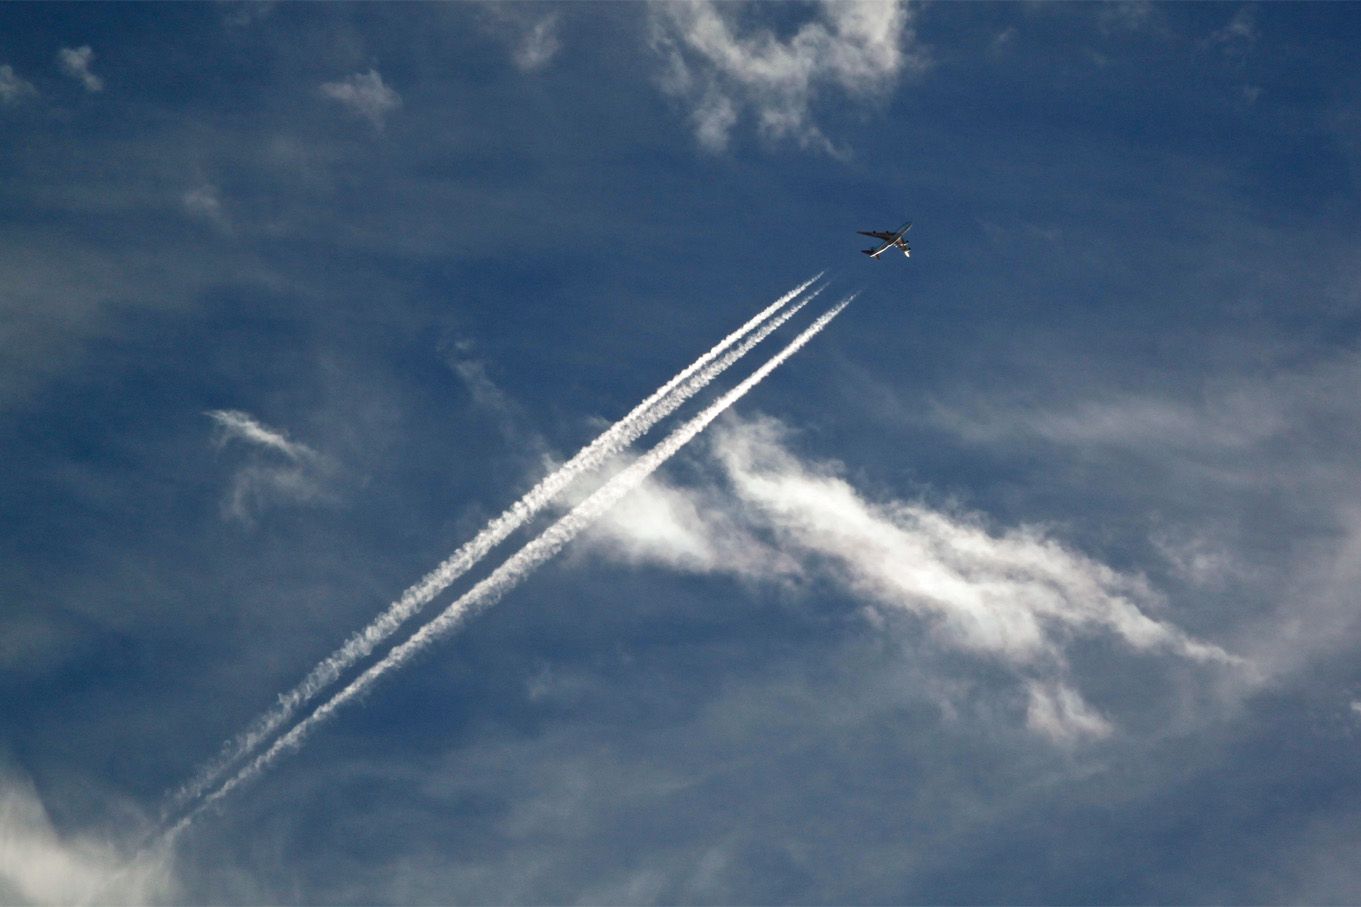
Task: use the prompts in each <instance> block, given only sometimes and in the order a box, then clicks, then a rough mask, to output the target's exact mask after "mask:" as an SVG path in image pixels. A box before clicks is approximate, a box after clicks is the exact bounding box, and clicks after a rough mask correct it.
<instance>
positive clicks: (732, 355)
mask: <svg viewBox="0 0 1361 907" xmlns="http://www.w3.org/2000/svg"><path fill="white" fill-rule="evenodd" d="M821 276H822V274H821V273H818V274H816V275H814V276H813V277H812V278H810V279H808V280H806V281H804V282H803V283H802V284H800V285H799V286H797V287H795V288H794V289H793V290H790V291H789V292H788V293H786V294H784V295H783V296H781V297H780V298H779V299H777V300H775V301H774V302H773V303H771V304H770V305H768V306H766V307H765V308H764V309H762V310H761V311H760V312H758V313H757V314H756V315H754V316H753V317H752V318H750V319H749V320H748V321H747V322H746V324H744V325H742V326H741V327H740V328H738V329H737V330H736V331H733V332H732V333H731V334H729V335H728V336H726V337H724V338H723V339H722V340H721V341H719V343H718V344H717V345H716V346H714V347H713V348H712V349H711V350H709V351H708V352H707V353H705V354H704V355H703V356H700V357H699V358H698V359H696V360H695V361H694V362H693V363H691V364H690V365H689V366H687V367H686V368H684V369H682V370H681V372H680V373H679V374H677V375H676V376H675V377H674V378H672V379H671V380H670V381H668V382H666V383H665V384H663V385H662V386H661V387H659V388H657V390H656V391H654V392H653V393H652V395H651V396H649V397H648V398H647V399H646V400H644V401H643V402H642V403H639V404H638V405H637V406H635V407H634V408H633V409H632V410H631V411H630V412H629V413H628V415H626V416H624V417H623V418H622V419H620V420H619V421H618V422H615V423H614V424H613V425H611V426H610V427H609V428H607V429H606V430H605V431H604V432H602V433H601V434H600V436H599V437H597V438H596V439H595V440H594V441H592V442H591V443H589V444H587V445H586V446H585V447H583V448H582V449H581V450H580V451H578V452H577V454H576V455H575V456H574V457H572V459H570V460H568V461H567V462H566V463H564V464H563V465H562V466H560V467H558V468H557V469H555V470H554V471H553V472H551V473H549V474H548V475H547V476H545V477H544V478H542V479H541V480H539V483H538V484H537V485H535V486H534V487H533V488H531V489H530V490H529V491H528V492H526V493H525V495H524V497H522V498H520V500H518V501H516V502H515V503H514V504H513V505H511V506H510V508H509V509H507V510H506V511H505V512H503V513H502V514H501V515H500V516H498V517H496V518H495V519H493V520H492V521H491V522H490V523H488V524H487V525H486V527H485V528H483V529H482V531H481V532H479V533H478V534H477V535H476V536H474V537H473V538H472V539H471V540H470V541H468V542H466V543H464V545H463V546H462V547H460V548H459V549H458V550H457V551H455V552H454V553H453V554H452V555H450V557H449V558H448V559H446V560H445V561H444V562H443V563H441V564H440V565H439V566H438V567H436V568H435V569H434V570H432V571H431V572H430V573H427V574H426V575H425V576H424V577H422V578H421V580H420V581H419V582H417V583H416V584H415V585H413V586H411V587H410V588H409V589H407V590H406V591H405V592H403V593H402V595H401V597H400V598H398V599H397V600H396V601H395V602H393V603H392V604H390V605H388V607H387V610H385V611H384V612H383V613H382V614H380V615H379V616H378V617H377V618H375V619H374V620H373V622H372V623H370V624H369V625H368V626H367V627H365V628H364V629H363V630H361V631H359V632H358V633H356V634H354V635H353V636H351V637H350V638H349V639H348V640H346V642H345V643H344V645H342V646H341V647H340V648H339V649H337V650H336V651H335V652H333V653H331V654H330V655H329V656H327V657H326V658H325V659H323V660H322V661H321V662H320V663H319V664H318V665H317V666H316V667H314V668H313V669H312V671H311V672H310V673H309V674H308V675H307V676H306V677H305V678H303V680H302V682H301V683H299V684H298V685H297V686H296V687H294V688H293V689H291V690H289V691H288V692H287V693H282V694H280V695H279V701H278V703H277V704H276V705H275V706H274V707H273V708H272V709H270V710H269V711H268V712H265V713H264V714H263V715H261V716H260V717H258V718H256V719H255V721H254V722H252V723H251V725H250V727H249V728H247V729H246V730H245V731H243V732H242V733H240V734H238V735H237V736H236V737H234V738H232V739H231V740H230V741H228V742H227V743H226V744H225V745H224V746H223V748H222V751H221V752H220V753H219V754H218V756H217V757H216V758H215V759H213V760H212V761H211V762H209V763H208V764H207V765H205V766H204V767H203V768H201V769H200V770H199V771H198V773H197V774H196V775H195V776H194V777H193V778H192V779H191V780H190V781H188V782H186V783H185V784H184V786H182V787H181V788H180V789H179V790H178V791H176V793H175V794H174V795H173V798H172V803H171V806H170V807H169V808H168V809H167V813H173V812H174V811H177V810H179V809H182V808H183V807H184V806H185V805H186V804H187V803H189V802H190V801H192V800H193V799H194V798H195V797H198V796H200V795H201V794H202V793H203V792H204V791H205V790H207V789H208V788H209V787H211V786H212V785H214V784H216V783H217V782H218V781H219V780H220V779H221V778H222V776H223V775H225V774H226V772H227V771H228V769H230V768H231V767H232V765H233V764H235V763H236V762H237V761H238V760H239V759H241V758H242V757H243V756H245V755H246V754H248V753H250V752H252V751H253V750H255V748H256V747H258V746H259V745H260V744H261V743H262V742H264V741H265V740H266V739H268V738H269V736H270V735H272V734H273V733H274V732H275V731H277V730H278V729H279V728H280V727H282V726H283V725H284V724H285V723H286V722H287V721H288V719H289V718H291V717H292V716H293V715H294V713H296V712H297V710H298V709H299V708H300V707H302V705H303V704H304V703H306V702H307V701H308V700H310V699H311V698H312V697H314V696H316V695H317V694H318V693H320V692H321V691H322V690H324V689H325V688H326V687H328V686H330V685H331V684H332V683H335V681H336V680H337V679H338V678H339V677H340V675H341V674H342V673H343V672H344V671H345V670H346V669H347V668H349V667H350V666H352V665H353V664H354V663H355V662H357V661H359V660H360V659H362V658H364V657H366V656H367V655H369V654H370V653H371V652H373V650H374V648H375V647H376V646H377V645H378V644H379V643H381V642H382V641H383V640H385V639H387V638H388V637H389V636H391V635H392V634H393V633H394V632H395V631H396V630H397V628H398V627H400V626H401V625H402V623H404V622H405V621H406V620H407V619H408V618H410V617H411V616H413V615H414V614H416V613H418V612H419V611H420V610H421V609H422V608H423V607H425V605H426V604H428V603H429V602H430V600H431V599H432V598H434V597H435V596H436V595H438V594H439V593H440V592H443V591H444V590H445V589H446V588H448V586H449V584H450V583H452V582H453V581H454V580H456V579H458V578H459V577H460V576H462V575H463V574H464V573H465V572H467V571H468V569H469V568H471V567H472V566H473V565H474V564H476V563H477V562H478V561H480V560H481V559H482V558H483V557H486V555H487V553H488V552H490V551H491V550H492V549H493V548H495V547H496V546H497V545H499V544H500V543H501V542H502V541H504V540H505V539H506V537H507V536H509V535H510V534H511V533H512V532H514V531H515V530H517V529H519V528H520V527H521V526H523V525H524V524H525V523H526V522H528V521H529V520H530V519H531V518H532V517H533V516H534V515H535V514H536V513H538V512H539V511H540V510H542V509H543V508H544V507H546V506H547V505H548V504H550V503H551V502H552V501H553V499H554V498H555V497H556V496H557V494H558V493H559V492H561V491H562V490H563V489H564V488H566V487H567V486H568V485H569V484H571V483H572V482H573V481H575V480H576V479H577V477H579V476H581V475H582V474H583V473H586V472H589V471H590V470H592V469H595V468H596V467H597V466H599V465H601V464H602V463H604V462H605V461H606V460H608V459H609V458H610V457H613V456H614V455H615V454H618V453H620V452H621V451H623V450H624V449H625V448H626V447H628V446H629V445H630V444H632V443H633V442H634V441H636V440H637V439H638V438H640V437H642V436H643V435H644V434H645V433H646V432H647V431H648V430H649V429H651V428H652V427H653V426H654V425H656V424H657V423H658V422H659V421H661V420H662V419H664V418H665V417H667V416H668V415H670V414H671V413H673V412H675V411H676V409H677V408H678V407H679V406H680V405H681V404H682V403H684V402H685V401H686V400H689V399H690V398H691V397H693V396H694V395H695V394H696V393H698V392H699V391H701V390H703V389H704V387H705V386H707V385H708V384H709V383H710V382H711V381H713V379H714V378H716V377H718V376H719V375H720V374H722V372H723V371H724V370H725V369H727V368H728V367H729V366H731V365H732V364H733V363H734V362H736V361H737V360H738V359H740V358H742V357H743V356H745V355H746V354H747V353H748V352H750V351H751V349H752V348H753V347H754V346H756V344H758V343H760V342H761V341H762V340H764V339H765V338H766V337H767V336H769V335H770V333H771V332H772V331H774V330H775V329H776V328H778V327H779V326H780V325H782V324H784V322H785V321H787V320H788V319H789V318H790V317H792V316H793V315H794V313H795V312H797V311H798V310H799V309H800V308H802V307H803V306H804V305H806V304H807V303H809V302H811V301H812V300H813V299H814V298H816V296H817V294H818V293H820V292H821V289H818V290H815V291H814V292H813V293H812V294H811V295H810V296H809V297H808V298H807V299H803V300H800V301H799V302H798V303H796V304H795V305H794V306H792V307H790V308H789V309H788V310H786V311H784V312H780V309H782V308H784V307H785V306H786V305H787V304H788V303H789V301H790V300H792V299H794V298H796V297H797V296H799V295H800V294H801V293H803V291H804V290H806V289H808V287H809V286H810V285H811V284H812V283H813V282H814V281H815V280H817V279H818V278H819V277H821ZM777 312H780V314H779V315H778V317H775V318H773V319H772V317H771V316H773V315H775V314H776V313H777ZM763 322H764V324H763ZM757 328H759V330H757ZM753 331H754V333H753ZM747 335H750V336H747ZM744 337H745V338H746V339H745V340H744V341H743V342H742V343H740V344H738V345H737V346H736V347H735V348H733V349H731V350H730V349H729V347H732V346H733V344H736V343H738V341H739V340H743V338H744ZM725 354H726V355H725Z"/></svg>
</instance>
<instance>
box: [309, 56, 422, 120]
mask: <svg viewBox="0 0 1361 907" xmlns="http://www.w3.org/2000/svg"><path fill="white" fill-rule="evenodd" d="M321 93H322V94H324V95H325V96H326V97H328V98H331V99H332V100H334V101H339V102H340V103H341V104H343V105H345V106H346V107H347V108H349V110H350V112H351V113H353V114H355V115H356V116H360V117H363V118H364V119H366V120H368V121H369V122H370V123H372V124H373V128H374V129H382V128H383V121H384V118H385V117H387V115H388V114H389V113H391V112H392V111H394V110H396V109H397V108H399V107H401V106H402V98H401V95H399V94H397V92H395V91H393V90H392V89H391V88H390V87H388V86H387V85H386V84H384V82H383V77H382V76H381V75H379V74H378V70H376V69H370V70H369V71H368V72H357V73H355V74H353V75H351V76H347V77H346V78H344V79H342V80H340V81H339V82H325V83H323V84H322V86H321Z"/></svg>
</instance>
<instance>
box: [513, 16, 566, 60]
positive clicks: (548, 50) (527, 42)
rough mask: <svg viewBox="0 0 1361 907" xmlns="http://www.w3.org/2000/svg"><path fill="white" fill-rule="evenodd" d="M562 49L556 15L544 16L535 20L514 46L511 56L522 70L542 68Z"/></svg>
mask: <svg viewBox="0 0 1361 907" xmlns="http://www.w3.org/2000/svg"><path fill="white" fill-rule="evenodd" d="M560 50H562V39H561V38H559V37H558V17H557V16H556V15H548V16H544V17H543V18H542V19H540V20H538V21H537V22H535V23H534V24H533V25H532V26H531V27H530V28H529V30H528V31H526V32H525V34H524V36H523V37H522V38H521V39H520V41H519V43H517V44H516V46H515V53H514V54H513V55H512V58H513V59H514V60H515V65H516V66H517V67H519V68H520V70H521V71H522V72H533V71H535V70H539V69H543V68H544V67H545V66H547V65H548V64H549V63H551V62H553V58H554V57H556V56H557V55H558V51H560Z"/></svg>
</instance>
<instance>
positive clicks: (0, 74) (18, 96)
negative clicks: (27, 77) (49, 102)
mask: <svg viewBox="0 0 1361 907" xmlns="http://www.w3.org/2000/svg"><path fill="white" fill-rule="evenodd" d="M37 93H38V92H37V89H35V88H34V87H33V85H32V83H30V82H26V81H24V80H23V79H21V78H19V76H18V75H16V74H15V72H14V67H12V66H10V65H9V64H8V63H5V64H3V65H0V104H14V103H17V102H19V101H21V100H23V99H24V98H26V97H28V96H29V95H34V94H37Z"/></svg>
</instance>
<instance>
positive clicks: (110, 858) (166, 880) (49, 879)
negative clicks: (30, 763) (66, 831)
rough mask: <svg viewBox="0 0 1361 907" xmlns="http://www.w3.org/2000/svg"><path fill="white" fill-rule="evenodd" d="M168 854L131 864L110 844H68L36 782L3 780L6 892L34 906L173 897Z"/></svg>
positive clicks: (0, 874) (0, 883)
mask: <svg viewBox="0 0 1361 907" xmlns="http://www.w3.org/2000/svg"><path fill="white" fill-rule="evenodd" d="M170 889H171V878H170V873H169V869H168V866H167V859H166V855H164V854H161V855H151V854H145V853H144V854H139V855H138V856H136V857H134V858H131V859H128V858H125V857H124V856H123V855H122V854H120V852H119V850H118V849H117V848H116V847H114V846H113V844H111V843H110V842H107V841H100V840H96V839H94V838H92V837H80V838H74V839H70V840H63V838H62V837H61V836H60V835H58V834H57V831H56V829H55V828H53V826H52V821H51V819H50V818H49V817H48V814H47V810H46V808H45V807H44V806H43V803H42V801H41V799H39V797H38V793H37V791H36V790H35V789H34V788H33V784H32V782H30V781H29V780H28V779H27V778H23V777H15V776H13V775H8V774H7V775H4V776H0V892H4V894H5V897H6V899H7V900H8V899H9V898H14V897H17V898H19V899H21V901H22V902H25V903H32V904H92V903H105V904H114V903H117V904H131V903H139V904H140V903H146V902H148V901H151V900H159V899H163V898H164V897H166V896H167V895H168V894H169V893H170Z"/></svg>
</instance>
